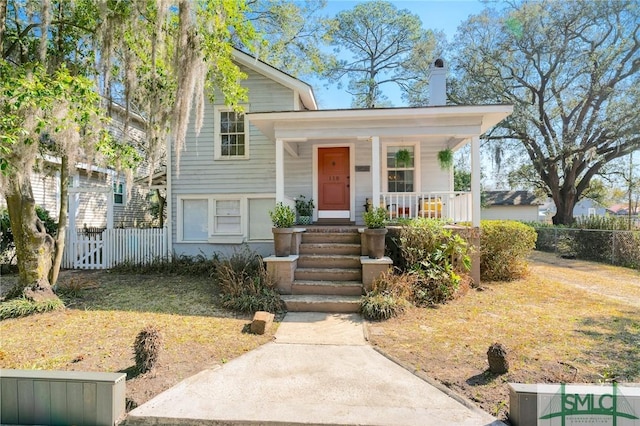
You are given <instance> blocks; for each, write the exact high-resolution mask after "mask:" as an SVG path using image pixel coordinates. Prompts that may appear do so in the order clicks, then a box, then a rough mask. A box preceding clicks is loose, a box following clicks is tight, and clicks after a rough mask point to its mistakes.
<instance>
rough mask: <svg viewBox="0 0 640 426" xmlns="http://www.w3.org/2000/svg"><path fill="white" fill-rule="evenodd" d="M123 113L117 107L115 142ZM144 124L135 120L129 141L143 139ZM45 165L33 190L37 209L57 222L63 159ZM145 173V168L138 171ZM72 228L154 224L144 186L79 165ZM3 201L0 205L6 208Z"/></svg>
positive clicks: (73, 176)
mask: <svg viewBox="0 0 640 426" xmlns="http://www.w3.org/2000/svg"><path fill="white" fill-rule="evenodd" d="M123 114H124V111H123V109H122V108H121V107H118V106H115V107H114V108H113V109H112V122H111V124H110V127H109V131H110V132H111V133H112V135H113V136H114V137H116V138H124V137H125V130H124V129H123V127H124V115H123ZM142 124H143V123H142V122H141V119H140V118H139V117H136V116H132V119H131V120H130V124H129V127H128V129H127V131H126V133H127V136H126V137H127V138H129V139H133V140H141V139H142V138H144V131H143V130H142V129H143V127H142ZM38 161H40V162H42V164H41V165H40V166H39V167H37V170H34V171H33V172H32V175H31V187H32V191H33V196H34V200H35V202H36V204H37V205H39V206H41V207H43V208H45V209H46V210H47V211H49V214H50V216H51V217H52V218H54V219H55V220H57V219H58V214H59V212H60V170H59V169H60V168H59V165H60V159H59V158H56V157H52V156H44V157H42V158H40V159H39V160H38ZM138 172H139V173H144V172H145V166H144V165H143V166H142V167H141V170H138ZM69 180H70V182H69V222H68V223H69V227H70V228H73V227H76V228H83V227H88V228H107V227H120V228H124V227H136V226H140V225H142V224H144V223H147V222H149V221H150V220H151V217H150V215H149V214H148V212H147V202H146V197H147V192H148V189H147V188H146V187H144V186H143V185H139V184H137V183H135V182H131V185H132V187H131V188H129V190H128V189H127V183H126V179H125V177H124V175H122V174H118V173H117V172H116V171H114V170H111V169H106V168H102V167H97V166H94V165H89V164H84V163H78V164H76V166H75V168H74V169H73V170H71V171H70V178H69ZM5 204H6V203H5V200H4V198H2V199H0V205H1V206H4V205H5Z"/></svg>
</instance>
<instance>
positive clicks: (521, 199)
mask: <svg viewBox="0 0 640 426" xmlns="http://www.w3.org/2000/svg"><path fill="white" fill-rule="evenodd" d="M482 194H483V198H484V204H485V205H487V206H533V205H539V204H541V203H540V200H538V199H537V198H536V196H535V195H534V194H533V193H532V192H529V191H484V192H483V193H482Z"/></svg>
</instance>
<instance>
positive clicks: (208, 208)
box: [178, 195, 244, 242]
mask: <svg viewBox="0 0 640 426" xmlns="http://www.w3.org/2000/svg"><path fill="white" fill-rule="evenodd" d="M178 209H179V210H178V212H179V216H178V220H179V226H178V229H179V234H178V239H179V241H184V242H206V241H208V242H216V241H226V242H229V241H235V240H240V241H238V242H241V240H242V237H243V232H244V229H243V226H242V221H243V208H242V200H241V197H237V198H227V197H224V198H219V197H218V196H213V195H205V196H184V197H179V199H178Z"/></svg>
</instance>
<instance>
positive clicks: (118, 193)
mask: <svg viewBox="0 0 640 426" xmlns="http://www.w3.org/2000/svg"><path fill="white" fill-rule="evenodd" d="M113 204H124V182H122V181H121V180H115V181H113Z"/></svg>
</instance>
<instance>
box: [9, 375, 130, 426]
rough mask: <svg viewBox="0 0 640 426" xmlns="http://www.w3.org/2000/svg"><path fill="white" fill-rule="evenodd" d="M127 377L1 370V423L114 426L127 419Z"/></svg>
mask: <svg viewBox="0 0 640 426" xmlns="http://www.w3.org/2000/svg"><path fill="white" fill-rule="evenodd" d="M126 377H127V375H126V374H124V373H93V372H84V371H42V370H5V369H2V370H0V423H1V424H14V425H35V424H37V425H43V424H73V425H77V426H80V425H100V426H102V425H104V426H113V425H115V424H116V422H118V421H119V420H121V419H122V417H124V415H125V381H126Z"/></svg>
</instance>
